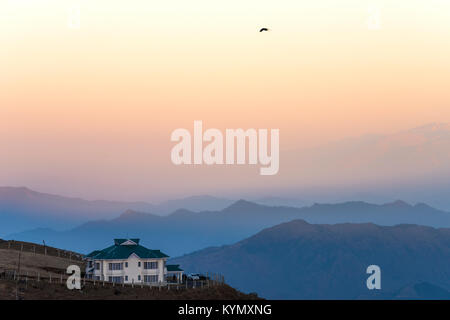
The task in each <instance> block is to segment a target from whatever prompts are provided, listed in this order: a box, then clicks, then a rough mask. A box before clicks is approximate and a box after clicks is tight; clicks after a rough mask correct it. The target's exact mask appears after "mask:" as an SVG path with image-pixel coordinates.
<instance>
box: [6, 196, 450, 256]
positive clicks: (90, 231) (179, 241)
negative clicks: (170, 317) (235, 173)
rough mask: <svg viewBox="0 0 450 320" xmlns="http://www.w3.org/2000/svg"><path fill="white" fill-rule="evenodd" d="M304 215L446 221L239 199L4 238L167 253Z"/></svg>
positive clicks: (330, 219)
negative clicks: (130, 240) (138, 245)
mask: <svg viewBox="0 0 450 320" xmlns="http://www.w3.org/2000/svg"><path fill="white" fill-rule="evenodd" d="M295 219H304V220H305V221H308V222H309V223H322V224H324V223H326V224H336V223H350V222H351V223H368V222H370V223H375V224H378V225H396V224H402V223H409V224H420V225H429V226H435V227H450V213H447V212H444V211H440V210H437V209H434V208H432V207H429V206H427V205H424V204H417V205H414V206H412V205H409V204H407V203H405V202H402V201H396V202H393V203H388V204H384V205H375V204H369V203H365V202H346V203H338V204H314V205H312V206H310V207H303V208H291V207H281V206H279V207H269V206H264V205H260V204H255V203H252V202H249V201H245V200H239V201H236V202H235V203H233V204H232V205H231V206H229V207H227V208H225V209H223V210H221V211H203V212H193V211H189V210H184V209H182V210H177V211H175V212H174V213H172V214H170V215H168V216H158V215H154V214H146V213H142V212H136V211H132V210H127V211H126V212H125V213H123V214H122V215H120V216H119V217H117V218H114V219H111V220H97V221H90V222H87V223H84V224H81V225H79V226H78V227H75V228H72V229H70V230H68V231H65V232H49V231H42V230H36V231H34V230H29V231H26V232H21V233H16V234H11V235H9V236H8V237H7V238H9V239H17V240H24V241H32V242H42V240H43V239H45V240H46V242H48V243H52V244H53V245H57V246H61V247H66V248H68V249H73V250H78V251H81V252H86V253H87V252H89V251H91V250H94V249H98V248H102V247H104V246H107V245H108V244H109V243H110V241H111V239H112V238H117V237H127V236H133V237H141V238H142V239H143V241H144V243H145V244H146V245H148V246H150V247H151V248H157V249H161V250H163V251H165V252H166V253H167V254H169V255H171V256H176V255H181V254H184V253H188V252H192V251H194V250H198V249H202V248H205V247H209V246H217V245H224V244H231V243H233V242H236V241H239V240H242V239H244V238H246V237H249V236H251V235H252V234H255V233H257V232H259V231H261V230H262V229H264V228H268V227H271V226H274V225H277V224H279V223H283V222H288V221H292V220H295Z"/></svg>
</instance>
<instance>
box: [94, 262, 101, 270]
mask: <svg viewBox="0 0 450 320" xmlns="http://www.w3.org/2000/svg"><path fill="white" fill-rule="evenodd" d="M95 270H100V262H96V263H95Z"/></svg>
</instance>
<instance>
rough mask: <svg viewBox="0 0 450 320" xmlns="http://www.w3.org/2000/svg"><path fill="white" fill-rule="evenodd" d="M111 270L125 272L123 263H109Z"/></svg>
mask: <svg viewBox="0 0 450 320" xmlns="http://www.w3.org/2000/svg"><path fill="white" fill-rule="evenodd" d="M109 270H123V263H109Z"/></svg>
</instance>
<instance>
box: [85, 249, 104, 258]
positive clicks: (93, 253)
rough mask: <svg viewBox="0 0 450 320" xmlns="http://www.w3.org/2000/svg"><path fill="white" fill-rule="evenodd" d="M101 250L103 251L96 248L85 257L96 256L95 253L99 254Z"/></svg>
mask: <svg viewBox="0 0 450 320" xmlns="http://www.w3.org/2000/svg"><path fill="white" fill-rule="evenodd" d="M100 251H101V250H94V251H92V252H91V253H89V254H87V255H86V256H85V257H86V258H91V257H93V256H95V255H97V254H99V253H100Z"/></svg>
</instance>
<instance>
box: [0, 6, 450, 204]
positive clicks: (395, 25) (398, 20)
mask: <svg viewBox="0 0 450 320" xmlns="http://www.w3.org/2000/svg"><path fill="white" fill-rule="evenodd" d="M77 8H79V9H80V28H70V27H69V21H70V20H69V19H70V16H71V15H73V13H74V12H75V13H76V10H77ZM371 8H375V10H378V11H379V12H380V26H381V28H380V29H379V30H370V29H369V28H368V19H369V18H370V14H371V12H373V11H372V9H371ZM260 27H269V28H270V29H271V31H270V32H267V33H259V32H258V29H259V28H260ZM449 39H450V2H449V1H447V0H439V1H438V0H430V1H423V0H420V1H418V0H409V1H392V0H391V1H374V0H372V1H366V0H342V1H331V0H316V1H298V0H296V1H294V0H293V1H282V0H280V1H273V0H271V1H264V0H258V1H256V0H255V1H253V0H249V1H242V0H229V1H215V0H191V1H184V0H183V1H182V0H168V1H148V0H147V1H140V0H134V1H118V0H117V1H114V0H108V1H104V0H96V1H65V0H58V1H45V0H34V1H32V0H4V1H1V2H0V70H1V71H0V88H1V89H0V146H1V154H0V185H14V186H21V185H25V186H28V187H30V188H34V189H37V190H41V191H46V192H52V193H60V194H65V195H74V196H82V197H85V198H89V199H95V198H107V199H121V200H122V199H124V200H137V199H139V200H160V199H166V198H170V197H174V196H185V195H191V194H204V193H215V194H227V195H228V194H232V192H230V190H234V191H235V192H236V193H239V192H240V191H242V192H244V191H245V192H250V191H251V190H253V191H255V192H257V190H259V189H264V188H266V187H267V188H269V187H271V188H274V189H282V188H288V187H289V186H291V185H295V184H296V181H292V179H289V177H290V176H292V175H291V173H292V172H289V171H287V170H284V171H283V155H284V154H283V152H284V151H286V150H302V149H305V148H312V147H315V146H319V145H322V144H326V143H328V142H330V141H334V140H339V139H343V138H346V137H352V136H360V135H363V134H367V133H381V134H391V133H394V132H398V131H402V130H407V129H410V128H414V127H418V126H421V125H423V124H426V123H430V122H435V121H438V122H450V93H449V83H450V58H449V57H450V41H449ZM194 120H202V121H203V124H204V126H205V127H206V128H210V127H214V128H219V129H225V128H244V129H246V128H268V129H270V128H279V129H280V144H281V146H280V147H281V154H280V158H281V160H280V161H281V163H280V174H279V175H277V176H273V177H261V176H259V175H258V168H256V167H247V166H244V167H232V168H230V167H183V166H182V167H175V166H174V165H173V164H172V163H171V161H170V150H171V148H172V146H173V143H171V142H170V133H171V132H172V131H173V130H174V129H176V128H183V127H184V128H188V129H189V130H192V125H193V121H194ZM291 160H292V159H291ZM290 170H295V169H292V168H291V169H290ZM297 170H298V171H301V168H297ZM298 179H300V180H299V181H301V183H302V184H303V185H308V184H310V185H315V186H317V185H326V184H327V181H326V180H324V179H322V180H321V181H320V182H319V181H315V180H314V177H312V176H308V177H306V176H305V177H303V178H302V177H301V175H300V176H299V177H298ZM339 181H340V180H339V178H336V179H335V180H333V182H332V183H334V184H336V183H339ZM330 183H331V182H330Z"/></svg>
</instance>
